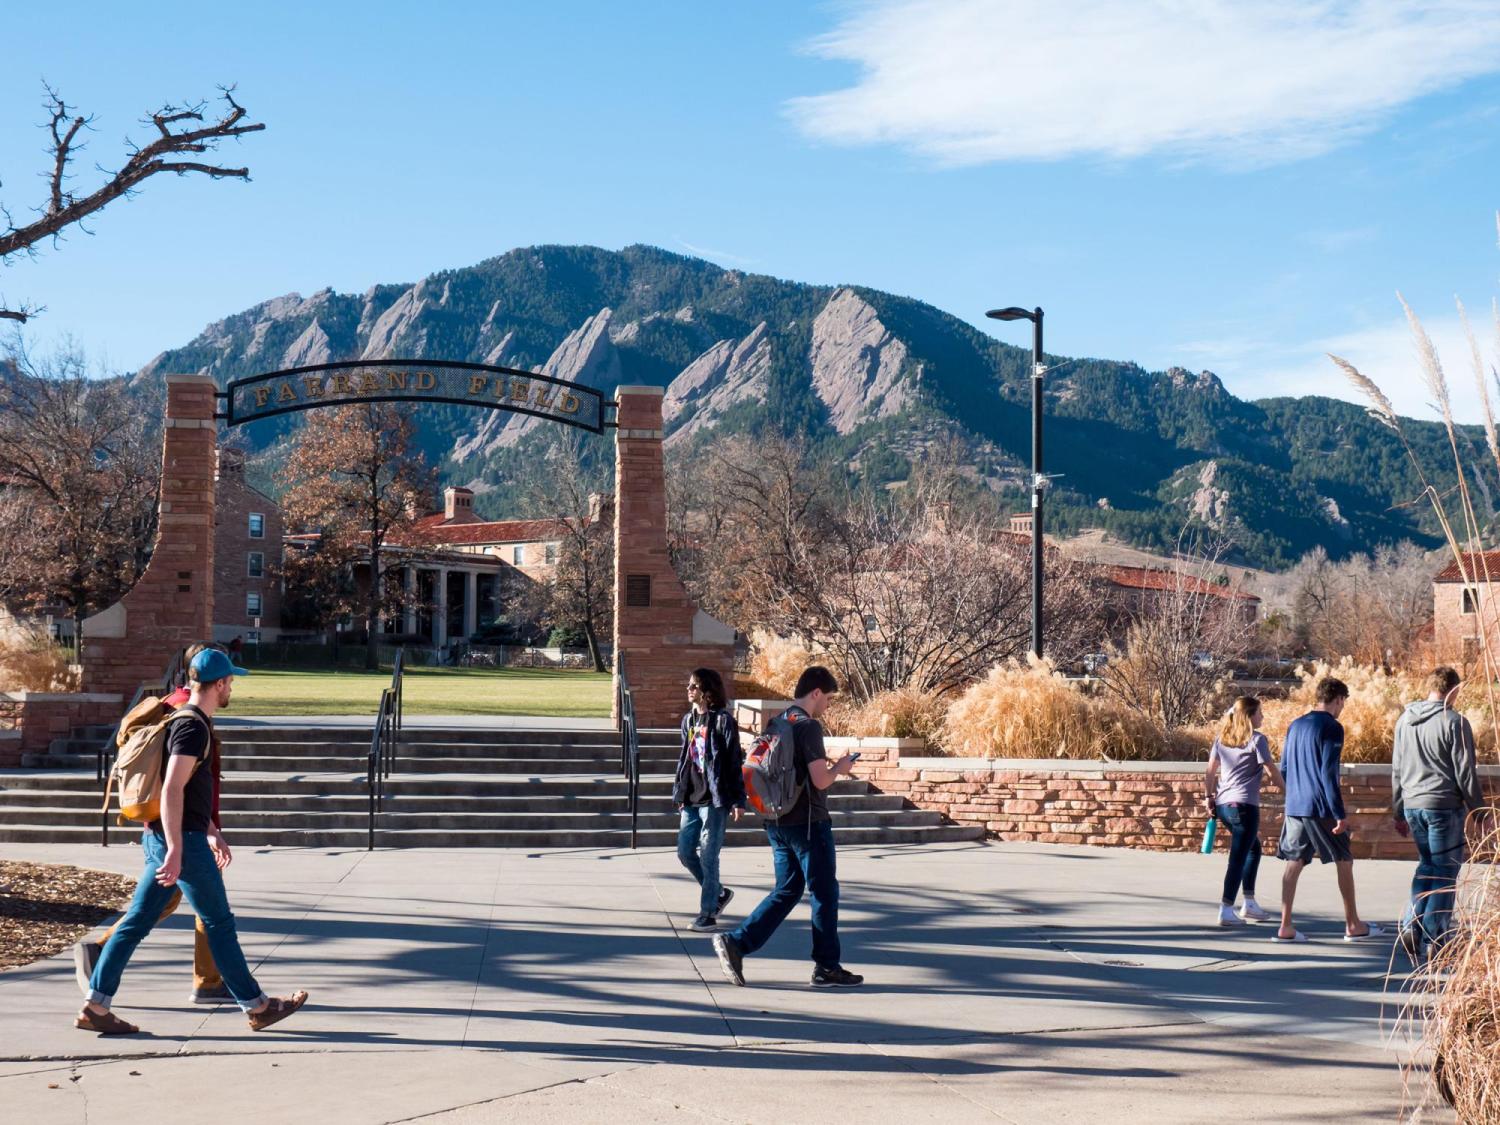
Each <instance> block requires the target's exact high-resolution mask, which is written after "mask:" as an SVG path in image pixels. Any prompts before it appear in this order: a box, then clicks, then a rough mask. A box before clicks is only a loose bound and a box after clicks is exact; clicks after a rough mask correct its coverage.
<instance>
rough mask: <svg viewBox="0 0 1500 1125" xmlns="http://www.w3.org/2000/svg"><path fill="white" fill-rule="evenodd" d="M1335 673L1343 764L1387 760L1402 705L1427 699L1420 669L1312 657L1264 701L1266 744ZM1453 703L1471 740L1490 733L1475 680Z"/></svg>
mask: <svg viewBox="0 0 1500 1125" xmlns="http://www.w3.org/2000/svg"><path fill="white" fill-rule="evenodd" d="M1328 676H1337V677H1338V678H1339V679H1341V680H1343V681H1344V683H1346V684H1348V685H1349V701H1348V702H1347V703H1345V704H1344V710H1343V711H1342V712H1341V713H1340V714H1339V722H1340V723H1341V724H1343V727H1344V757H1343V760H1344V761H1345V762H1389V761H1390V760H1391V745H1392V743H1393V741H1394V740H1395V737H1396V720H1397V719H1399V718H1400V717H1401V712H1402V710H1404V709H1405V707H1406V705H1407V704H1408V703H1411V702H1412V701H1413V700H1417V699H1426V698H1427V683H1426V680H1427V672H1426V671H1390V672H1388V671H1386V670H1385V669H1384V668H1380V667H1377V666H1374V665H1370V664H1356V663H1355V662H1354V660H1353V659H1352V658H1350V657H1347V656H1346V657H1344V658H1343V659H1342V660H1340V661H1339V662H1338V663H1337V664H1330V663H1327V662H1324V661H1316V662H1314V663H1312V664H1307V665H1303V666H1301V667H1299V668H1298V669H1297V677H1298V679H1299V680H1300V681H1301V683H1300V684H1299V685H1298V686H1297V687H1296V688H1294V689H1293V690H1292V691H1291V692H1290V694H1289V695H1288V696H1287V698H1286V699H1284V700H1273V699H1268V700H1266V701H1265V702H1264V703H1263V704H1262V707H1263V709H1264V711H1265V723H1264V725H1263V728H1262V729H1264V731H1265V733H1266V735H1267V736H1268V737H1269V738H1270V739H1271V744H1272V746H1274V747H1276V748H1277V752H1278V755H1279V752H1280V747H1281V744H1282V742H1283V741H1285V739H1286V729H1287V727H1288V726H1290V725H1291V722H1292V720H1293V719H1295V718H1297V717H1298V716H1299V715H1303V714H1305V713H1306V712H1308V711H1309V710H1311V709H1312V707H1313V705H1314V703H1315V702H1316V701H1317V697H1316V693H1317V687H1318V684H1319V682H1320V681H1322V680H1323V679H1324V678H1325V677H1328ZM1455 706H1456V707H1457V708H1458V710H1460V711H1462V712H1463V713H1464V715H1465V716H1466V717H1467V718H1468V720H1469V722H1470V723H1471V724H1473V727H1474V737H1475V740H1476V742H1478V743H1481V744H1482V743H1484V742H1485V741H1486V740H1487V739H1489V738H1492V737H1493V727H1494V724H1493V722H1492V719H1491V716H1490V713H1489V704H1488V699H1487V693H1486V691H1485V688H1484V685H1483V684H1482V683H1479V682H1477V681H1476V682H1468V681H1466V682H1465V683H1464V686H1463V687H1462V688H1461V689H1459V693H1458V699H1457V700H1456V701H1455Z"/></svg>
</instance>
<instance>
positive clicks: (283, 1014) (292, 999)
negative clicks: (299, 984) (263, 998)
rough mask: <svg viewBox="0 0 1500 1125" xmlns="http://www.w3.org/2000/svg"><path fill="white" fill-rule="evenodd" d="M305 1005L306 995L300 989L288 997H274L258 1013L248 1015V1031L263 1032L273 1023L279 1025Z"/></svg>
mask: <svg viewBox="0 0 1500 1125" xmlns="http://www.w3.org/2000/svg"><path fill="white" fill-rule="evenodd" d="M306 1003H307V993H306V991H304V990H303V989H300V988H299V989H298V990H297V991H296V992H294V993H292V994H291V995H290V996H277V997H274V998H272V999H271V1000H270V1001H269V1002H268V1003H267V1004H266V1006H265V1007H264V1008H262V1009H261V1010H260V1011H258V1012H250V1013H249V1017H250V1030H251V1031H264V1030H265V1029H266V1028H268V1027H270V1026H271V1025H272V1024H273V1023H280V1022H281V1021H282V1020H284V1019H286V1018H287V1016H289V1015H291V1014H292V1013H293V1012H295V1011H296V1010H297V1009H298V1008H300V1007H302V1005H303V1004H306Z"/></svg>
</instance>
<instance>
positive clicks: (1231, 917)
mask: <svg viewBox="0 0 1500 1125" xmlns="http://www.w3.org/2000/svg"><path fill="white" fill-rule="evenodd" d="M1244 924H1245V920H1244V919H1243V918H1241V917H1240V916H1239V915H1238V914H1236V913H1235V912H1234V907H1232V906H1221V907H1219V925H1221V926H1223V927H1224V928H1225V929H1230V928H1232V927H1234V926H1243V925H1244Z"/></svg>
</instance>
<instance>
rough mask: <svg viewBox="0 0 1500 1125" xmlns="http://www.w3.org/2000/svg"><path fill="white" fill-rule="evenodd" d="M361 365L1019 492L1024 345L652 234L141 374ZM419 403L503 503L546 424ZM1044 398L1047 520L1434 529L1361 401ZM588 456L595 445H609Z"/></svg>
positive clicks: (275, 434)
mask: <svg viewBox="0 0 1500 1125" xmlns="http://www.w3.org/2000/svg"><path fill="white" fill-rule="evenodd" d="M358 358H366V359H385V358H414V359H438V358H442V359H450V360H464V361H468V362H477V363H488V364H494V365H502V366H509V367H518V368H523V369H529V370H538V371H541V372H542V373H544V374H547V375H550V376H552V377H555V378H559V379H564V380H568V381H572V382H577V383H580V384H583V385H586V386H590V387H594V388H597V389H599V390H601V391H603V392H605V393H606V395H608V394H609V393H610V392H612V391H613V388H614V387H615V386H617V385H620V384H622V383H644V384H654V385H658V386H662V387H664V388H665V390H666V397H665V400H664V405H665V410H666V415H667V430H668V446H669V450H670V452H671V453H672V454H673V455H677V454H681V453H686V452H688V451H690V450H691V449H692V448H693V447H694V446H696V445H697V444H698V443H701V442H703V441H706V440H711V438H712V436H713V435H714V434H716V433H740V432H757V431H759V430H760V429H762V428H765V427H773V428H777V429H780V430H783V431H787V432H795V433H800V434H802V435H804V436H806V437H807V438H808V439H809V440H810V441H812V442H813V443H814V444H815V445H816V446H817V447H818V448H819V449H820V450H822V451H823V452H825V453H826V454H827V455H828V456H829V457H833V458H837V459H839V460H840V461H842V462H843V463H845V464H847V465H849V466H850V467H851V471H854V472H856V473H857V474H859V475H860V476H863V477H865V478H866V479H869V480H871V481H872V482H874V483H880V484H890V483H893V482H898V481H899V480H901V479H902V478H903V477H904V476H905V474H906V472H907V471H908V470H909V467H910V464H911V463H912V462H913V461H916V460H920V459H921V458H922V457H923V456H925V452H926V450H928V449H930V448H931V446H932V443H933V442H935V441H941V440H947V441H952V440H957V441H959V442H960V443H962V444H963V446H964V448H966V449H967V450H968V451H969V453H970V459H971V468H972V474H971V475H972V479H973V480H974V482H975V484H976V487H987V488H989V489H990V490H992V491H993V492H995V493H997V494H998V495H997V503H1000V504H1002V505H1013V506H1015V507H1017V508H1020V507H1022V506H1024V504H1025V500H1024V488H1025V481H1026V477H1027V472H1026V467H1025V466H1026V459H1027V456H1028V450H1029V440H1030V429H1029V405H1028V396H1029V380H1028V374H1029V367H1030V353H1029V352H1028V351H1026V350H1024V349H1021V348H1015V347H1011V346H1008V345H1005V344H1002V343H999V342H998V341H996V340H994V339H992V338H990V337H988V336H986V335H985V334H983V333H982V332H979V331H978V330H976V329H975V328H973V327H972V326H971V325H969V324H966V323H964V322H963V321H961V320H959V319H957V318H955V317H952V316H950V315H948V314H946V313H943V312H942V311H940V310H938V309H935V308H933V307H931V306H929V305H924V304H922V303H920V302H917V301H913V300H910V299H908V298H903V297H898V296H894V295H892V294H888V293H882V292H880V291H877V290H871V289H866V288H862V287H859V286H853V285H845V286H812V285H803V284H799V283H795V282H788V281H782V280H778V279H775V278H770V277H766V276H763V275H756V274H747V273H744V272H741V271H738V270H727V269H722V268H720V267H718V266H715V265H712V264H710V263H708V262H704V261H701V260H698V259H694V258H688V257H684V256H681V255H677V254H671V253H668V252H666V251H663V250H659V249H656V248H653V247H645V246H632V247H627V248H626V249H624V250H621V251H607V250H600V249H596V248H592V247H566V246H541V247H530V248H525V249H519V250H514V251H511V252H509V253H507V254H504V255H501V256H500V257H497V258H491V259H488V260H487V261H484V262H481V263H479V264H478V265H475V266H472V267H468V268H465V269H458V270H449V271H443V272H441V273H437V274H434V275H432V276H431V277H427V278H424V279H422V280H420V281H418V282H416V283H414V284H401V285H375V286H372V287H371V288H369V289H368V290H366V291H365V292H364V293H363V294H358V295H355V294H340V293H336V292H334V291H332V290H330V289H324V290H321V291H319V292H317V293H314V294H313V295H312V296H310V297H306V298H303V297H301V296H299V295H297V294H288V295H286V296H282V297H277V298H274V299H272V300H269V301H265V302H263V303H261V304H259V305H256V306H254V307H253V308H251V309H247V310H245V311H244V312H241V313H237V314H234V315H232V316H229V317H226V318H225V319H224V320H221V321H218V322H216V323H214V324H212V325H210V326H208V327H207V328H206V329H205V330H204V331H203V332H202V333H201V334H200V335H199V336H198V337H197V338H196V339H195V340H193V341H191V342H190V343H188V344H186V345H185V346H183V347H180V348H176V349H172V350H170V351H167V352H164V353H162V354H161V355H160V356H158V357H157V358H156V359H154V360H153V361H152V362H151V363H150V364H148V365H147V366H146V367H144V368H143V369H142V370H141V371H140V372H139V373H138V374H137V375H136V376H135V381H136V383H137V384H139V385H141V386H142V387H143V388H145V387H147V386H151V385H153V384H157V383H159V380H160V377H161V376H162V375H164V374H166V373H169V372H179V371H203V372H207V373H210V374H212V375H214V376H215V377H216V378H217V379H219V380H220V382H221V383H224V382H227V381H229V380H231V379H234V378H239V377H244V376H247V375H251V374H257V373H262V372H266V371H271V370H277V369H281V368H284V367H294V366H301V365H305V364H310V363H322V362H329V361H333V360H342V359H358ZM1053 362H1061V361H1060V360H1056V359H1054V360H1053ZM422 409H423V410H424V425H423V427H422V434H423V442H424V447H425V449H426V452H427V453H428V454H429V456H430V457H432V458H433V459H434V460H435V461H436V462H438V463H439V464H440V465H441V467H442V470H443V474H444V476H445V477H446V478H447V479H449V480H453V481H457V482H462V483H466V484H471V485H473V486H475V487H476V488H477V489H479V490H480V491H481V492H485V491H489V492H491V493H492V496H491V497H487V498H486V499H485V500H484V501H482V502H483V503H489V504H491V505H492V506H493V505H498V504H501V503H503V499H502V497H503V494H504V490H503V489H501V488H499V487H497V486H499V485H501V484H502V483H503V482H504V481H505V480H506V479H508V478H510V477H512V476H513V474H514V473H515V472H516V471H517V468H518V466H519V465H520V464H521V463H522V462H523V461H524V460H525V459H527V458H530V457H532V456H534V454H535V453H536V451H537V450H538V449H539V448H540V446H541V445H543V444H545V443H546V442H548V441H550V440H552V438H553V436H554V434H555V429H554V427H551V426H549V425H547V424H545V423H544V422H543V421H542V420H540V419H536V418H531V417H527V416H523V415H512V414H508V413H503V412H489V411H479V410H471V409H465V408H462V407H456V406H443V405H440V404H433V405H431V406H425V407H423V408H422ZM1046 409H1047V415H1048V418H1047V434H1048V468H1049V469H1051V470H1055V471H1057V472H1060V473H1062V474H1064V475H1063V476H1062V477H1061V479H1060V480H1059V481H1058V486H1057V490H1056V492H1055V493H1054V495H1053V498H1052V503H1051V506H1050V509H1049V515H1050V518H1051V523H1052V525H1053V527H1054V528H1056V529H1057V530H1060V531H1063V530H1070V529H1077V528H1081V527H1087V526H1099V527H1106V528H1108V529H1109V530H1111V531H1112V532H1113V533H1115V534H1117V535H1120V536H1122V537H1124V538H1126V539H1129V540H1131V541H1133V542H1136V543H1139V544H1141V545H1144V546H1152V547H1158V548H1159V547H1163V546H1167V545H1169V544H1170V543H1171V542H1172V541H1174V540H1175V538H1176V536H1177V534H1178V533H1179V532H1180V531H1181V530H1182V528H1183V527H1184V526H1185V525H1191V526H1197V527H1199V528H1202V529H1207V530H1210V531H1212V532H1213V533H1214V534H1216V535H1221V536H1224V537H1227V538H1229V539H1232V540H1233V541H1234V543H1235V545H1236V548H1237V551H1238V553H1239V554H1240V555H1241V556H1242V557H1243V558H1244V559H1246V560H1247V561H1251V562H1256V563H1259V564H1261V565H1278V564H1284V563H1286V562H1289V561H1291V560H1292V559H1294V558H1295V557H1296V556H1297V555H1299V554H1300V553H1301V552H1302V551H1304V550H1306V549H1309V548H1310V547H1311V546H1314V545H1319V544H1321V545H1323V546H1325V547H1327V548H1328V549H1329V550H1330V552H1331V553H1334V554H1338V553H1343V552H1347V551H1349V550H1354V549H1364V548H1367V547H1369V546H1371V545H1373V544H1374V543H1378V542H1386V541H1391V540H1394V539H1399V538H1403V537H1410V538H1417V539H1419V540H1423V541H1430V539H1431V536H1432V530H1433V529H1432V528H1430V527H1427V526H1425V525H1424V523H1423V522H1422V521H1423V518H1424V516H1423V513H1422V512H1421V510H1420V509H1419V508H1416V507H1412V508H1402V509H1399V510H1395V505H1398V504H1401V503H1402V502H1404V501H1405V500H1407V499H1409V498H1410V497H1411V496H1413V495H1416V494H1417V493H1418V491H1419V488H1420V486H1419V485H1418V484H1417V483H1416V482H1415V479H1414V478H1413V477H1412V475H1411V474H1410V471H1409V467H1406V468H1403V466H1404V464H1405V463H1404V460H1403V457H1404V454H1403V453H1402V451H1401V450H1400V448H1399V446H1398V445H1397V443H1395V442H1394V440H1393V439H1392V437H1391V435H1390V434H1389V432H1388V431H1386V430H1384V429H1383V428H1382V427H1380V426H1377V425H1375V424H1374V423H1372V422H1371V421H1370V420H1369V419H1367V418H1366V417H1365V415H1364V413H1363V412H1362V411H1361V410H1360V409H1359V408H1358V407H1355V406H1352V405H1350V404H1347V403H1341V402H1335V401H1333V400H1327V399H1300V400H1285V399H1283V400H1267V401H1265V402H1261V403H1249V402H1244V401H1242V400H1240V399H1237V398H1236V397H1235V396H1233V395H1232V394H1230V393H1229V392H1228V391H1227V390H1226V389H1225V388H1224V386H1223V384H1222V383H1221V382H1220V381H1219V379H1218V378H1217V377H1216V376H1214V375H1213V374H1212V373H1211V372H1200V373H1196V374H1194V373H1191V372H1188V371H1186V370H1185V369H1182V368H1175V367H1174V368H1170V369H1168V370H1167V371H1166V372H1162V373H1155V374H1153V373H1150V372H1147V371H1144V370H1142V369H1141V368H1139V367H1137V366H1136V365H1134V364H1129V363H1119V362H1114V361H1109V360H1094V359H1085V360H1081V361H1080V360H1074V361H1069V362H1068V364H1067V366H1065V367H1063V368H1061V369H1060V370H1059V371H1058V372H1057V373H1055V374H1054V375H1051V376H1049V378H1048V380H1047V404H1046ZM296 424H297V423H296V416H295V415H292V416H283V417H282V418H279V419H272V420H267V421H266V422H264V423H256V425H255V426H254V427H252V432H251V433H249V434H247V435H246V436H247V437H248V438H249V441H250V444H251V445H252V447H255V448H265V447H267V446H272V445H273V444H274V443H275V442H276V441H278V440H280V439H281V438H282V437H284V435H285V434H286V433H287V432H288V431H289V429H290V428H291V427H293V426H295V425H296ZM1411 432H1412V433H1413V434H1415V435H1416V437H1417V442H1418V444H1421V443H1422V442H1423V441H1427V440H1428V439H1429V437H1432V438H1434V439H1435V438H1436V435H1435V434H1434V433H1433V432H1432V428H1431V427H1430V426H1429V425H1428V424H1425V423H1414V424H1413V425H1412V429H1411ZM589 448H590V449H594V448H595V447H593V446H590V447H589ZM589 455H590V456H598V457H600V458H607V457H608V456H609V455H610V453H609V449H608V443H607V442H599V443H597V451H596V452H595V453H590V454H589ZM1439 463H1440V462H1439ZM1496 483H1497V484H1500V482H1496ZM490 514H494V515H500V514H508V513H505V512H504V511H503V510H501V509H498V508H496V509H495V510H492V511H491V513H490Z"/></svg>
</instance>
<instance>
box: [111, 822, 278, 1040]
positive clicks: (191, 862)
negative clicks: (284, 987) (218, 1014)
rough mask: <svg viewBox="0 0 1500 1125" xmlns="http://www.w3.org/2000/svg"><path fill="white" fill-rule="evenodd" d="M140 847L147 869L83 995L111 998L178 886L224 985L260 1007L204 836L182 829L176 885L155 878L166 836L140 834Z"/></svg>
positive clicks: (242, 1002) (244, 1004)
mask: <svg viewBox="0 0 1500 1125" xmlns="http://www.w3.org/2000/svg"><path fill="white" fill-rule="evenodd" d="M141 850H142V851H143V852H145V854H146V870H145V871H144V872H142V873H141V881H140V882H139V883H137V884H136V886H135V897H134V898H132V899H131V900H130V906H129V907H127V908H126V911H125V917H123V918H121V919H120V921H119V922H118V923H116V925H115V928H114V932H113V933H111V934H110V936H109V941H107V942H106V943H105V945H104V951H103V952H102V953H101V954H100V955H99V962H98V964H96V965H95V966H94V975H93V976H92V977H91V978H90V979H89V997H88V998H89V999H90V1000H91V1001H93V1002H94V1003H95V1004H102V1005H103V1006H104V1007H106V1008H108V1007H109V1006H110V1005H111V1004H112V1003H113V1002H114V998H115V993H116V992H117V991H119V988H120V977H121V976H122V975H123V974H124V972H125V966H126V965H127V964H129V962H130V956H131V954H133V953H134V952H135V947H136V946H138V945H140V944H141V939H142V938H144V937H145V936H146V935H147V934H149V933H150V932H151V930H152V929H153V928H154V927H155V926H156V923H157V922H158V921H159V920H160V919H161V916H162V913H163V911H164V910H165V909H166V906H167V903H168V902H169V901H170V900H171V898H172V896H173V895H174V894H176V893H177V889H178V888H181V889H182V894H183V897H184V898H186V899H187V901H188V905H189V906H191V907H192V908H193V913H194V914H196V915H198V917H199V918H200V919H201V920H202V922H203V932H204V934H205V935H207V937H208V948H209V949H210V950H211V951H212V952H213V955H214V963H215V964H217V965H218V966H219V973H220V975H222V976H223V978H224V987H225V988H227V989H229V994H230V995H231V996H233V997H234V1000H235V1003H237V1004H238V1005H239V1006H240V1007H241V1008H242V1009H244V1010H245V1011H247V1012H248V1011H251V1010H252V1009H254V1008H258V1007H260V1005H261V1004H263V1003H264V1002H265V1000H266V994H265V993H264V992H262V991H261V990H260V985H258V984H256V983H255V978H254V977H253V976H251V975H250V967H249V966H248V965H246V964H245V954H244V952H243V951H241V949H240V939H239V934H238V933H237V932H236V931H235V928H234V915H233V914H231V913H230V912H229V899H228V897H227V896H226V895H225V894H224V877H223V875H221V874H220V873H219V866H218V864H216V863H215V862H214V853H213V849H212V848H210V847H209V846H208V837H207V836H206V835H204V834H203V833H202V832H184V833H183V834H182V873H181V874H180V875H178V877H177V886H176V887H164V886H162V885H161V884H160V883H158V882H157V881H156V872H157V869H158V868H159V867H160V866H161V865H162V862H163V861H164V860H165V859H166V857H167V842H166V840H164V839H163V838H162V837H160V836H158V835H157V834H156V833H155V832H146V833H143V834H142V836H141Z"/></svg>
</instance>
